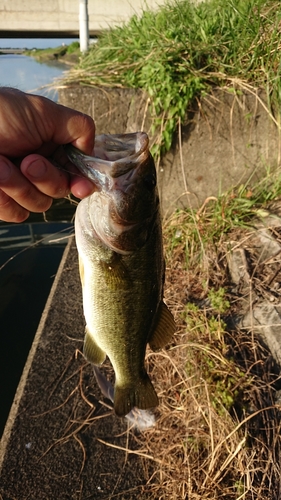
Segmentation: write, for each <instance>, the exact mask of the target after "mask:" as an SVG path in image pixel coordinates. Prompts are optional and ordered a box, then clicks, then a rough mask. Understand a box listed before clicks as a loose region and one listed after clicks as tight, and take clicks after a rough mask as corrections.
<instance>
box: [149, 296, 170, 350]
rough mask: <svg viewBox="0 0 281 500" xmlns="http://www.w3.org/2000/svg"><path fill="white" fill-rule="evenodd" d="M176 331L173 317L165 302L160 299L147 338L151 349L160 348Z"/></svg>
mask: <svg viewBox="0 0 281 500" xmlns="http://www.w3.org/2000/svg"><path fill="white" fill-rule="evenodd" d="M175 331H176V323H175V320H174V317H173V315H172V313H171V311H169V309H168V307H167V306H166V304H165V303H164V302H163V301H162V302H161V303H160V305H159V309H158V314H157V321H156V325H155V327H154V330H153V332H152V334H151V336H150V339H149V345H150V347H151V349H152V350H153V351H157V350H159V349H162V347H164V346H165V345H166V344H168V343H169V342H170V340H171V339H172V337H173V335H174V333H175Z"/></svg>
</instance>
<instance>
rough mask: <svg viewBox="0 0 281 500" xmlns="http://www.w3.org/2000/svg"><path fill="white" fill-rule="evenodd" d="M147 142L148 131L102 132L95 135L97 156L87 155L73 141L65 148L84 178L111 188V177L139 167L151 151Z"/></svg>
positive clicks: (100, 185)
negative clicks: (127, 132) (72, 143)
mask: <svg viewBox="0 0 281 500" xmlns="http://www.w3.org/2000/svg"><path fill="white" fill-rule="evenodd" d="M148 142H149V140H148V136H147V134H146V133H145V132H136V133H132V134H114V135H109V134H102V135H98V136H96V138H95V148H94V151H95V150H96V151H97V153H98V154H97V155H96V156H88V155H85V154H84V153H82V152H81V151H80V150H79V149H77V148H75V147H74V146H72V145H71V144H66V145H65V146H64V148H65V151H66V154H67V156H68V158H69V159H70V161H71V162H72V163H73V164H74V165H75V166H76V167H77V168H78V169H79V170H80V172H81V173H82V174H83V175H84V176H85V177H87V178H88V179H90V180H92V181H93V182H94V183H95V184H97V186H99V187H100V188H101V189H102V188H105V189H110V182H109V178H111V179H115V178H118V177H121V176H123V175H125V174H127V173H128V172H129V171H131V170H134V169H136V167H137V166H138V165H139V164H140V163H141V162H142V161H144V160H145V158H146V157H147V156H148V155H149V154H150V153H149V150H148ZM102 156H104V157H105V158H103V157H102ZM114 156H116V157H114Z"/></svg>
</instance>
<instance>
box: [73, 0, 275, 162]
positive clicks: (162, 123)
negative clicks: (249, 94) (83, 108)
mask: <svg viewBox="0 0 281 500" xmlns="http://www.w3.org/2000/svg"><path fill="white" fill-rule="evenodd" d="M280 21H281V9H280V3H279V0H278V1H277V0H210V1H209V2H208V1H207V2H203V3H200V4H199V5H194V4H192V3H191V2H190V1H189V0H184V1H176V2H173V3H170V4H167V5H165V6H164V7H162V8H161V9H159V10H158V11H156V12H153V11H149V10H147V11H144V12H143V13H142V16H141V17H137V16H134V17H132V18H131V20H130V21H129V22H128V23H127V24H125V25H123V26H121V27H117V28H114V29H110V30H109V31H106V32H104V33H103V34H102V36H101V37H100V39H99V41H98V43H97V44H95V45H94V46H93V47H91V49H90V50H89V52H88V54H87V55H86V56H85V57H83V58H82V59H81V63H80V65H79V67H78V68H77V69H76V70H75V71H73V72H71V73H70V75H69V76H68V81H69V82H80V83H81V84H86V85H107V86H124V87H133V88H141V89H143V90H144V91H146V92H147V93H148V95H149V96H150V98H151V100H150V113H151V116H152V120H153V130H152V131H151V133H152V134H153V133H154V132H156V133H157V134H158V136H157V139H156V142H155V144H154V149H153V150H152V153H154V154H155V155H156V158H157V157H159V156H160V155H161V154H162V153H164V152H165V151H167V150H169V149H170V147H171V144H172V140H173V134H174V132H175V130H176V128H177V125H178V123H179V121H181V122H184V121H185V117H186V110H187V108H188V106H189V105H190V103H191V102H192V101H193V100H194V99H195V98H198V97H200V96H202V95H204V94H205V93H207V92H208V91H209V90H210V89H211V88H212V87H214V86H226V85H227V86H230V87H232V88H234V89H237V88H243V86H245V85H248V84H250V85H252V86H254V87H263V88H265V89H266V90H267V93H268V97H269V98H270V100H271V102H272V101H276V102H278V103H280V102H281V84H280V81H281V79H280V64H281V63H280V56H279V54H280V49H281V35H280V29H279V25H280Z"/></svg>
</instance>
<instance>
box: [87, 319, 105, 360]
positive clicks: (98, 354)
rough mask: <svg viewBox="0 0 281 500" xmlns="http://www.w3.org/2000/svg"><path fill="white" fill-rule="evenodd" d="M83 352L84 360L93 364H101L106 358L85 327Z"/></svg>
mask: <svg viewBox="0 0 281 500" xmlns="http://www.w3.org/2000/svg"><path fill="white" fill-rule="evenodd" d="M83 354H84V356H85V358H86V360H87V361H89V362H90V363H93V365H101V364H102V363H103V362H104V360H105V358H106V354H105V352H104V351H103V350H102V349H101V348H100V347H99V346H98V345H97V344H96V342H95V341H94V339H93V337H92V335H90V333H89V332H88V330H87V327H86V330H85V340H84V349H83Z"/></svg>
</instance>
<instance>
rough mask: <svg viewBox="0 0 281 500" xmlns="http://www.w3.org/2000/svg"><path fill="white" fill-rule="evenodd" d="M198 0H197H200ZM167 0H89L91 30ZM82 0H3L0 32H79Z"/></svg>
mask: <svg viewBox="0 0 281 500" xmlns="http://www.w3.org/2000/svg"><path fill="white" fill-rule="evenodd" d="M197 1H198V0H197ZM164 3H165V0H145V2H144V0H133V1H132V0H103V1H101V0H88V12H89V28H90V33H97V32H99V31H100V30H102V29H105V28H108V26H111V25H114V24H118V23H122V22H124V21H127V20H128V19H129V18H130V17H131V16H132V15H133V14H135V13H137V14H139V13H141V11H142V9H144V8H145V5H146V6H147V7H148V8H153V9H154V8H156V7H157V6H158V5H163V4H164ZM78 14H79V0H48V1H47V2H40V1H39V0H2V1H1V2H0V36H2V37H3V33H5V36H7V33H8V32H9V31H10V32H13V33H14V32H16V31H19V32H23V31H28V32H32V31H34V32H37V33H38V32H40V31H41V32H59V31H61V32H66V33H75V34H77V33H78V30H79V22H78Z"/></svg>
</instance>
